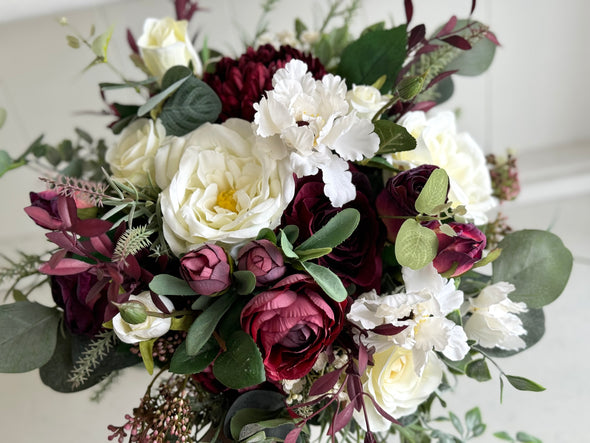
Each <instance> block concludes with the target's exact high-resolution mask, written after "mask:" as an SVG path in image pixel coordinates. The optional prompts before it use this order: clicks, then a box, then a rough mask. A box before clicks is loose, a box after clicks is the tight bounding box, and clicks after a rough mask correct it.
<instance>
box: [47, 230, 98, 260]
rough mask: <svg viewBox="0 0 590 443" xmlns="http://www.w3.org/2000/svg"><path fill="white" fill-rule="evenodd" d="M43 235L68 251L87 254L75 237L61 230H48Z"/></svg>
mask: <svg viewBox="0 0 590 443" xmlns="http://www.w3.org/2000/svg"><path fill="white" fill-rule="evenodd" d="M45 237H47V238H48V239H49V241H50V242H52V243H55V244H56V245H57V246H59V247H60V248H62V249H65V250H66V251H68V252H71V253H73V254H78V255H83V256H86V255H88V254H87V253H86V251H85V250H84V249H83V248H82V247H81V245H80V244H79V243H78V241H77V240H76V239H75V237H72V234H67V233H65V232H61V231H55V232H48V233H47V234H45Z"/></svg>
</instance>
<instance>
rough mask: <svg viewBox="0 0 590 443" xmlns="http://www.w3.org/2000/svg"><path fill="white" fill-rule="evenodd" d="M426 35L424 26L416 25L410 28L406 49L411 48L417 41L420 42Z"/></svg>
mask: <svg viewBox="0 0 590 443" xmlns="http://www.w3.org/2000/svg"><path fill="white" fill-rule="evenodd" d="M425 35H426V26H424V25H418V26H415V27H414V28H412V30H411V31H410V36H409V37H408V49H412V48H413V47H414V46H416V45H417V44H418V43H420V42H421V41H422V40H423V39H424V36H425Z"/></svg>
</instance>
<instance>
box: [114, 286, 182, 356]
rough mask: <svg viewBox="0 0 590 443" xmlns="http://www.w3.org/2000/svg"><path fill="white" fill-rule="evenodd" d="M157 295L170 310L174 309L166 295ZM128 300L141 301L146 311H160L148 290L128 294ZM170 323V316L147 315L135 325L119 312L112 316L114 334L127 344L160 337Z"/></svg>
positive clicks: (167, 329)
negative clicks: (124, 318)
mask: <svg viewBox="0 0 590 443" xmlns="http://www.w3.org/2000/svg"><path fill="white" fill-rule="evenodd" d="M159 297H160V300H161V301H162V303H163V304H164V306H166V308H167V309H168V310H169V311H170V312H172V311H174V305H173V304H172V302H171V301H170V300H169V299H168V298H167V297H164V296H163V295H160V296H159ZM129 301H138V302H140V303H142V304H143V305H144V306H145V308H146V310H147V311H150V312H160V313H161V312H162V311H160V309H158V307H157V306H156V305H155V304H154V302H153V301H152V296H151V295H150V291H144V292H142V293H141V294H138V295H130V296H129ZM171 324H172V319H171V318H160V317H153V316H150V315H148V316H147V318H146V319H145V321H143V322H142V323H139V324H135V325H134V324H130V323H127V322H126V321H125V320H123V317H122V316H121V314H117V315H116V316H115V317H113V330H114V331H115V334H117V337H119V340H121V341H122V342H124V343H129V344H134V343H138V342H140V341H146V340H151V339H152V338H158V337H161V336H162V335H164V334H165V333H166V332H168V331H169V330H170V325H171Z"/></svg>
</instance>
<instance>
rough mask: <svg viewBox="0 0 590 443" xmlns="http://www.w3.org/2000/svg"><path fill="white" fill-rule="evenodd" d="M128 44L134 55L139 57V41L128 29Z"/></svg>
mask: <svg viewBox="0 0 590 443" xmlns="http://www.w3.org/2000/svg"><path fill="white" fill-rule="evenodd" d="M127 44H128V45H129V47H130V48H131V50H132V51H133V53H134V54H137V55H139V48H138V47H137V40H135V37H134V36H133V34H132V33H131V29H127Z"/></svg>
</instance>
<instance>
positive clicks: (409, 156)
mask: <svg viewBox="0 0 590 443" xmlns="http://www.w3.org/2000/svg"><path fill="white" fill-rule="evenodd" d="M398 123H399V124H400V125H402V126H404V127H405V128H406V129H407V130H408V132H410V134H412V136H414V138H415V139H416V141H417V146H416V149H414V150H412V151H404V152H399V153H395V154H392V156H391V158H390V159H391V160H392V162H393V163H394V165H397V166H401V167H405V168H413V167H416V166H419V165H423V164H431V165H436V166H439V167H441V168H443V169H444V170H445V171H446V172H447V174H448V175H449V182H450V190H449V200H450V201H452V203H453V207H456V206H458V205H464V206H465V208H466V209H467V214H466V215H465V216H464V219H463V220H462V221H464V220H466V221H470V222H472V223H474V224H476V225H483V224H485V223H487V220H488V217H487V215H486V212H487V211H489V210H490V209H492V208H493V207H494V206H496V204H497V201H496V199H494V198H493V197H492V184H491V179H490V173H489V171H488V168H487V165H486V159H485V156H484V153H483V151H482V149H481V148H480V147H479V146H478V144H477V143H476V142H475V140H473V138H472V137H471V136H470V135H469V134H466V133H458V132H457V128H456V122H455V114H453V113H452V112H451V111H443V112H440V113H438V114H434V115H428V116H427V115H426V114H425V113H424V112H422V111H417V112H408V113H407V114H406V115H404V116H403V117H402V118H401V119H400V121H399V122H398Z"/></svg>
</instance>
